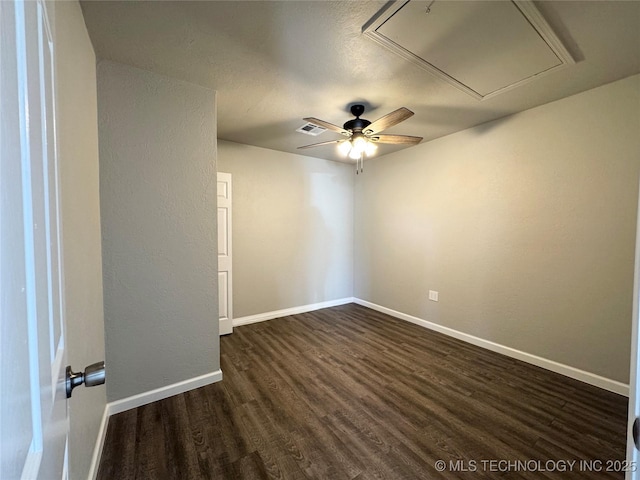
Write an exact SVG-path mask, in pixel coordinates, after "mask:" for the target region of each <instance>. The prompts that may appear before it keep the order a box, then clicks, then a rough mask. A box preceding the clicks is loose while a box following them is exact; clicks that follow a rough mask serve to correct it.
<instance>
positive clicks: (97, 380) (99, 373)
mask: <svg viewBox="0 0 640 480" xmlns="http://www.w3.org/2000/svg"><path fill="white" fill-rule="evenodd" d="M105 377H106V373H105V369H104V362H97V363H94V364H92V365H89V366H88V367H87V368H85V369H84V372H74V371H73V370H71V365H69V366H68V367H67V381H66V386H67V398H71V392H73V389H74V388H76V387H77V386H78V385H82V384H83V383H84V386H85V387H95V386H96V385H102V384H103V383H104V381H105Z"/></svg>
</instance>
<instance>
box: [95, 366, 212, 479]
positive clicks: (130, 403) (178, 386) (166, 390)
mask: <svg viewBox="0 0 640 480" xmlns="http://www.w3.org/2000/svg"><path fill="white" fill-rule="evenodd" d="M221 380H222V370H219V369H218V370H216V371H215V372H211V373H207V374H205V375H200V376H199V377H194V378H190V379H188V380H183V381H182V382H178V383H174V384H172V385H167V386H166V387H161V388H156V389H155V390H150V391H148V392H143V393H139V394H138V395H133V396H131V397H127V398H123V399H122V400H116V401H115V402H109V403H107V404H106V405H105V407H104V413H103V414H102V420H101V421H100V428H99V430H98V438H97V439H96V444H95V447H94V448H93V455H92V457H91V464H90V465H89V474H88V476H87V479H88V480H95V478H96V476H97V475H98V467H99V466H100V457H101V456H102V449H103V447H104V440H105V438H106V436H107V426H108V423H109V417H110V416H111V415H115V414H117V413H122V412H124V411H127V410H131V409H132V408H137V407H141V406H143V405H146V404H148V403H152V402H156V401H158V400H163V399H165V398H169V397H173V396H174V395H178V394H180V393H184V392H188V391H189V390H193V389H195V388H200V387H204V386H205V385H209V384H211V383H216V382H219V381H221Z"/></svg>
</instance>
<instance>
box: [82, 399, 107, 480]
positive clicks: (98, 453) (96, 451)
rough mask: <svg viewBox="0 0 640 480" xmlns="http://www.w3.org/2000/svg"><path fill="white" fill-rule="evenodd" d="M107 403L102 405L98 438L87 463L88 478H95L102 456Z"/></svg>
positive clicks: (92, 479) (90, 479)
mask: <svg viewBox="0 0 640 480" xmlns="http://www.w3.org/2000/svg"><path fill="white" fill-rule="evenodd" d="M108 410H109V405H108V404H107V405H105V406H104V412H102V420H100V428H99V429H98V438H97V439H96V445H95V446H94V447H93V455H91V464H90V465H89V475H87V479H88V480H95V479H96V477H97V476H98V467H99V466H100V458H101V457H102V448H103V447H104V439H105V438H106V436H107V424H108V422H109V412H108Z"/></svg>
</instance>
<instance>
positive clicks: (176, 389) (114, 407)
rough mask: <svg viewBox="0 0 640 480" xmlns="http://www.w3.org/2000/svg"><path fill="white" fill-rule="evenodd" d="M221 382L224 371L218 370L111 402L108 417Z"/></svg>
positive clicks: (108, 407)
mask: <svg viewBox="0 0 640 480" xmlns="http://www.w3.org/2000/svg"><path fill="white" fill-rule="evenodd" d="M220 380H222V370H216V371H215V372H211V373H207V374H205V375H200V376H199V377H194V378H190V379H188V380H183V381H182V382H178V383H174V384H172V385H167V386H166V387H161V388H156V389H155V390H150V391H148V392H143V393H139V394H137V395H133V396H131V397H127V398H123V399H122V400H116V401H115V402H109V403H108V404H107V410H108V415H115V414H116V413H121V412H124V411H126V410H131V409H132V408H137V407H141V406H142V405H146V404H148V403H151V402H156V401H158V400H163V399H165V398H169V397H173V396H174V395H178V394H180V393H184V392H187V391H189V390H193V389H195V388H199V387H204V386H205V385H209V384H211V383H216V382H219V381H220Z"/></svg>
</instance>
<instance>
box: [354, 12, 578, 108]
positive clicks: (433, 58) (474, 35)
mask: <svg viewBox="0 0 640 480" xmlns="http://www.w3.org/2000/svg"><path fill="white" fill-rule="evenodd" d="M363 33H364V34H365V35H367V36H369V37H370V38H372V39H373V40H375V41H376V42H378V43H380V44H382V45H383V46H385V47H387V48H388V49H390V50H391V51H392V52H394V53H397V54H398V55H400V56H402V57H404V58H406V59H407V60H410V61H411V62H413V63H415V64H417V65H418V66H420V67H422V68H424V69H426V70H428V71H429V72H431V73H433V74H435V75H437V76H438V77H440V78H442V79H443V80H445V81H447V82H449V83H450V84H452V85H453V86H455V87H456V88H459V89H460V90H462V91H464V92H466V93H468V94H469V95H471V96H473V97H475V98H477V99H479V100H482V99H484V98H489V97H492V96H494V95H497V94H499V93H502V92H504V91H506V90H509V89H511V88H514V87H516V86H519V85H522V84H524V83H527V82H529V81H531V80H533V79H534V78H536V76H539V75H542V74H546V73H549V72H551V71H554V70H556V69H559V68H563V67H565V66H566V65H570V64H574V63H575V61H574V60H573V59H572V58H571V55H570V54H569V52H568V51H567V50H566V49H565V48H564V46H563V45H562V43H561V42H560V40H559V39H558V37H557V36H556V35H555V34H554V33H553V31H552V30H551V27H549V25H548V24H547V22H546V21H545V19H544V18H543V17H542V15H541V14H540V12H539V11H538V9H537V8H536V7H535V5H534V4H533V3H532V2H531V1H529V0H516V1H478V0H476V1H441V0H438V1H419V0H400V1H394V2H391V3H390V5H389V6H388V8H387V9H385V10H384V11H383V12H381V13H380V14H379V15H378V16H377V17H374V18H373V19H372V20H371V21H370V22H369V23H368V24H367V25H365V26H364V28H363Z"/></svg>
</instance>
